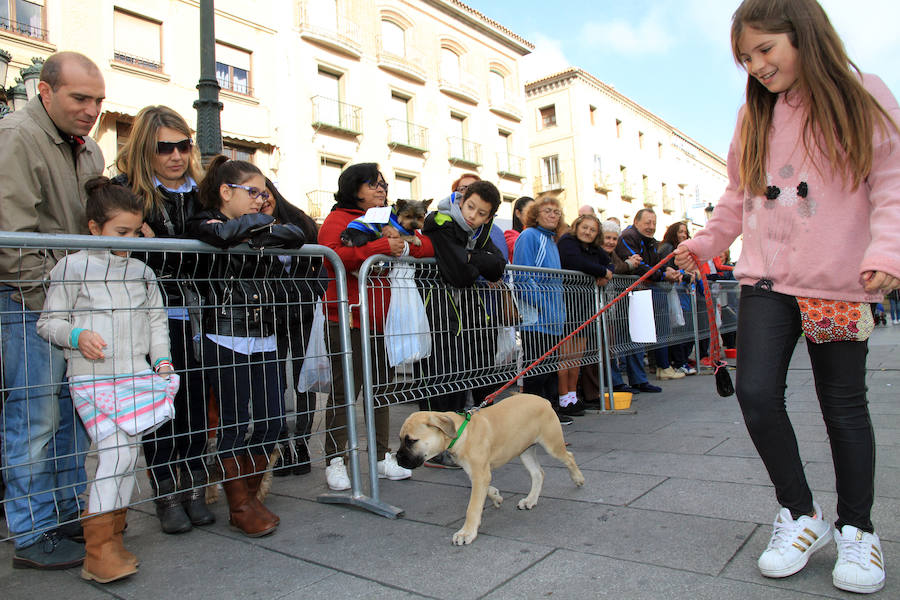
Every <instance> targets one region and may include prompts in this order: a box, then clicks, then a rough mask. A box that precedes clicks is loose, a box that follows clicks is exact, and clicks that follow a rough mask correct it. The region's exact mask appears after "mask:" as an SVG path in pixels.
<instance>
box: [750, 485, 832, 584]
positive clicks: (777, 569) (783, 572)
mask: <svg viewBox="0 0 900 600" xmlns="http://www.w3.org/2000/svg"><path fill="white" fill-rule="evenodd" d="M813 509H814V510H815V512H816V514H815V516H813V517H807V516H806V515H803V516H801V517H800V518H798V519H797V520H796V521H795V520H794V519H793V518H792V517H791V511H789V510H788V509H786V508H782V509H781V510H779V511H778V516H777V517H775V522H774V524H773V527H774V531H773V532H772V538H771V539H770V540H769V545H768V547H766V550H765V551H764V552H763V553H762V554H761V555H760V557H759V561H758V562H757V564H758V566H759V571H760V573H762V574H763V575H765V576H766V577H787V576H788V575H793V574H794V573H796V572H797V571H799V570H800V569H802V568H803V567H805V566H806V563H807V561H808V560H809V557H810V556H811V555H812V553H813V552H815V551H816V550H820V549H821V548H824V547H825V545H826V544H828V540H829V535H828V533H829V531H830V530H831V524H830V523H827V522H826V521H825V520H824V519H823V518H822V508H821V507H820V506H819V505H818V504H816V503H815V502H813Z"/></svg>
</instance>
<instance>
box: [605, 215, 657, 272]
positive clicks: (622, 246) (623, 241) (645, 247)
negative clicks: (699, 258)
mask: <svg viewBox="0 0 900 600" xmlns="http://www.w3.org/2000/svg"><path fill="white" fill-rule="evenodd" d="M616 254H618V255H619V258H621V259H622V260H625V259H626V258H628V257H629V256H631V255H632V254H640V255H641V259H642V260H641V264H639V265H638V266H637V267H635V268H634V271H632V274H633V275H638V276H640V275H643V274H644V273H646V272H647V271H649V270H650V269H652V268H653V267H655V266H656V263H658V262H659V260H660V258H662V257H660V256H659V254H658V253H657V251H656V240H655V239H653V238H648V237H644V236H643V235H642V234H641V232H639V231H638V230H637V229H635V227H634V225H630V226H628V227H627V228H625V231H623V232H622V235H620V236H619V244H618V245H617V246H616ZM663 270H664V269H660V270H659V271H657V272H656V273H654V274H653V275H651V276H650V280H651V281H662V279H663V276H664V275H665V273H663Z"/></svg>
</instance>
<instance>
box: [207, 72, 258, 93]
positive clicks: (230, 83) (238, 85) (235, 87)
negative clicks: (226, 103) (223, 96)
mask: <svg viewBox="0 0 900 600" xmlns="http://www.w3.org/2000/svg"><path fill="white" fill-rule="evenodd" d="M216 80H217V81H218V82H219V87H220V88H222V89H223V90H227V91H229V92H234V93H235V94H241V95H244V96H252V95H253V88H252V87H250V85H249V83H248V82H247V81H246V80H243V81H241V80H237V79H232V78H231V77H216Z"/></svg>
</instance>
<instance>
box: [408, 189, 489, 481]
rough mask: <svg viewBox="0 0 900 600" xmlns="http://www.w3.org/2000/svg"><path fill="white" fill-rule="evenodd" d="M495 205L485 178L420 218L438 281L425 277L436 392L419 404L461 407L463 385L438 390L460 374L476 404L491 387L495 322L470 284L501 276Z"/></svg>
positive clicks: (428, 366) (431, 379)
mask: <svg viewBox="0 0 900 600" xmlns="http://www.w3.org/2000/svg"><path fill="white" fill-rule="evenodd" d="M499 206H500V192H499V191H498V190H497V188H496V187H495V186H494V185H493V184H492V183H490V182H487V181H476V182H475V183H473V184H471V185H470V186H468V188H467V189H466V191H465V193H464V195H462V196H461V195H460V194H458V193H454V194H452V195H451V196H449V197H448V198H444V199H443V200H442V201H441V202H440V203H439V204H438V210H437V211H435V212H433V213H431V214H430V215H428V217H427V218H426V219H425V226H424V227H423V228H422V232H423V233H424V234H425V235H427V236H428V238H429V239H430V240H431V243H432V245H433V246H434V256H435V259H436V260H437V266H438V271H439V272H440V274H441V278H442V279H443V282H434V283H433V284H429V282H427V281H426V282H425V289H424V296H425V306H426V310H427V311H428V315H429V322H430V323H431V329H432V332H433V336H434V344H433V349H432V354H431V357H430V358H429V359H428V360H427V361H426V362H427V364H426V369H427V375H428V377H429V383H430V384H431V387H432V389H435V391H436V395H434V396H432V397H431V398H429V399H428V400H427V403H423V404H426V406H423V409H427V410H436V411H451V410H455V411H461V410H463V409H464V408H465V403H466V392H465V391H464V390H451V391H448V392H446V393H441V391H442V390H441V388H442V387H444V388H445V389H446V387H451V386H452V387H455V382H457V381H459V380H460V379H465V380H467V384H468V385H467V387H471V388H474V389H473V390H472V395H473V399H474V401H475V403H476V404H479V403H481V401H482V400H483V399H484V397H485V396H486V395H487V394H488V393H490V391H491V389H492V386H484V385H483V383H482V382H483V381H484V377H485V376H486V375H487V374H488V373H489V371H490V370H491V369H492V368H493V361H494V353H495V348H494V346H495V344H496V326H495V325H494V317H493V316H492V315H491V314H490V313H489V310H488V303H487V302H486V301H485V300H486V298H485V296H486V294H483V292H485V290H484V289H480V288H479V287H478V286H475V287H473V286H474V284H475V282H476V281H477V280H478V279H479V278H482V277H483V278H484V279H486V280H487V281H489V282H492V281H499V280H500V279H501V278H502V277H503V269H504V267H505V266H506V260H505V259H504V258H503V255H502V254H501V253H500V250H499V249H498V248H497V246H495V245H494V243H493V242H492V241H491V238H490V234H491V224H492V222H493V219H494V215H495V214H496V212H497V209H498V208H499ZM448 286H452V287H449V288H448ZM435 466H440V465H435Z"/></svg>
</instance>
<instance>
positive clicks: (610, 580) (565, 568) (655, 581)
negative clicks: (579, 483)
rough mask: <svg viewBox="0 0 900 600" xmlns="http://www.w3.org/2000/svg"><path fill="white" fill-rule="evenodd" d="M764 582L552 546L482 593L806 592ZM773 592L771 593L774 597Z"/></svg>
mask: <svg viewBox="0 0 900 600" xmlns="http://www.w3.org/2000/svg"><path fill="white" fill-rule="evenodd" d="M766 583H767V582H764V581H763V582H742V581H736V580H731V579H725V578H723V577H710V576H707V575H700V574H697V573H691V572H688V571H682V570H678V569H671V568H665V567H657V566H653V565H647V564H642V563H639V562H631V561H627V560H617V559H614V558H607V557H603V556H591V555H585V554H581V553H578V552H571V551H568V550H557V551H556V552H554V553H553V554H551V555H550V556H548V557H547V558H546V559H544V560H542V561H541V562H540V563H538V564H537V565H535V566H534V567H532V568H531V569H529V570H528V572H527V573H525V574H523V575H522V576H520V577H517V578H515V579H513V580H512V581H510V582H508V583H506V584H504V585H503V586H502V587H500V588H499V589H497V590H495V591H493V592H491V593H489V594H488V595H487V596H485V599H486V600H520V599H521V598H611V599H616V600H619V599H622V598H627V599H629V600H658V599H660V598H691V599H693V600H721V599H722V598H741V599H742V600H771V599H772V598H775V597H777V598H779V599H783V600H803V599H806V600H808V599H809V596H808V595H806V594H801V593H794V592H791V591H784V590H779V589H777V588H774V589H773V587H770V586H769V585H766ZM776 594H777V596H776Z"/></svg>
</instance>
